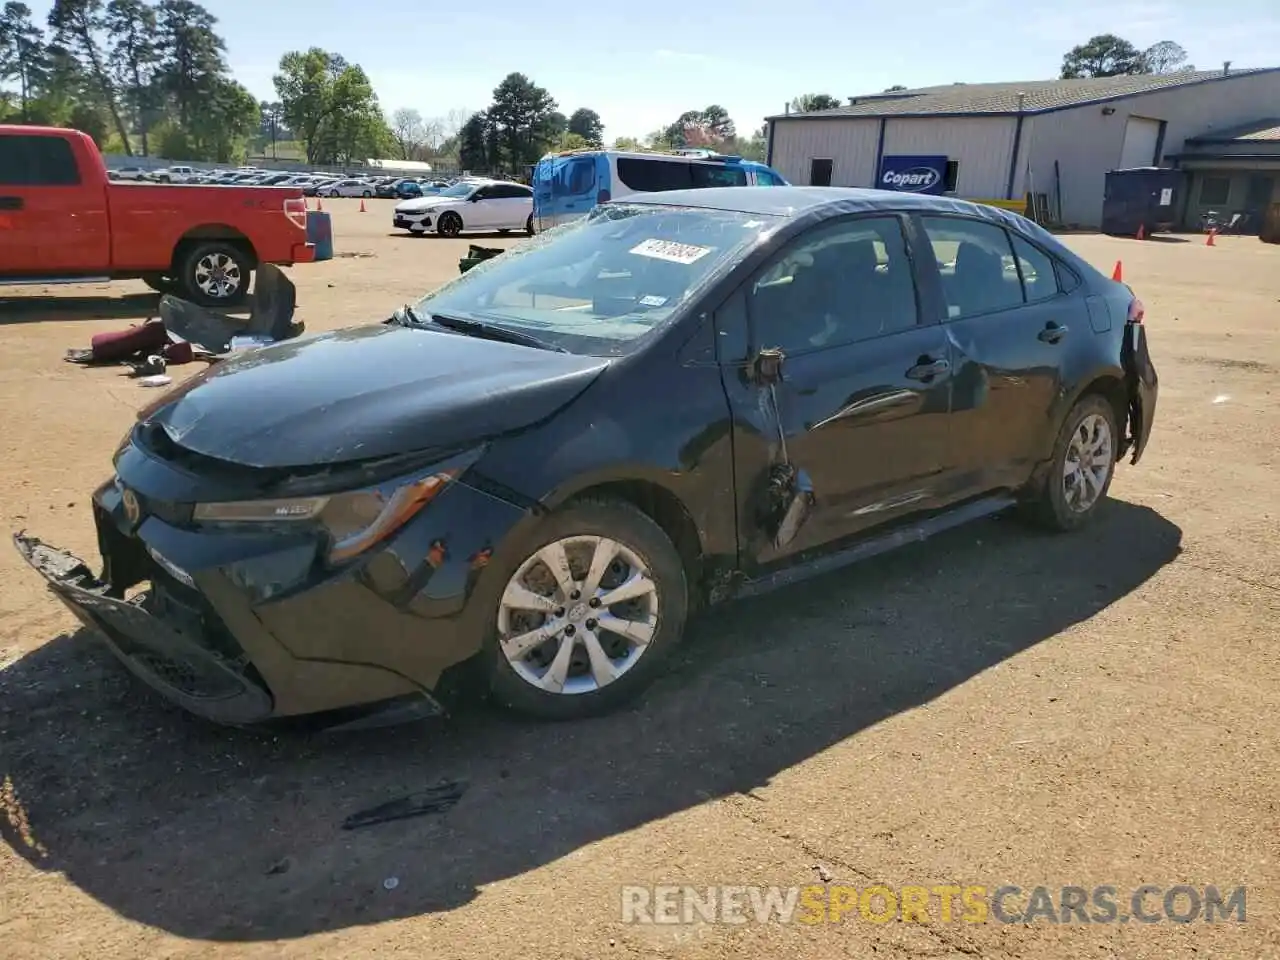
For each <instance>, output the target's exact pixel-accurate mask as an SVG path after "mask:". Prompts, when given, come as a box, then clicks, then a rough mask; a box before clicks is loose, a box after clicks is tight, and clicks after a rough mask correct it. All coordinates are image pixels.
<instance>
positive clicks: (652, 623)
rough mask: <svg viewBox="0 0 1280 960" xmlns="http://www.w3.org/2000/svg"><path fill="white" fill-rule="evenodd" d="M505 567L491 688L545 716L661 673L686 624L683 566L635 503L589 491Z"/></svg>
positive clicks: (590, 706) (591, 708) (588, 712)
mask: <svg viewBox="0 0 1280 960" xmlns="http://www.w3.org/2000/svg"><path fill="white" fill-rule="evenodd" d="M518 555H519V557H520V559H519V560H518V561H516V562H515V564H514V565H513V566H512V567H511V568H509V569H507V570H505V571H503V572H502V575H501V578H500V579H499V581H498V582H499V583H501V584H504V586H503V588H502V592H501V593H500V594H498V596H497V597H496V598H494V608H495V609H494V611H493V614H492V619H491V621H490V629H489V630H488V631H487V638H486V643H485V649H484V662H485V665H486V669H487V673H488V679H489V689H490V691H491V693H492V695H493V698H494V699H495V700H496V701H497V702H498V703H500V704H501V705H503V706H504V707H507V708H508V709H511V710H514V711H516V712H518V713H523V714H526V715H528V716H532V717H537V718H540V719H545V720H577V719H582V718H585V717H589V716H594V715H598V714H601V713H607V712H609V711H611V710H614V709H616V708H617V707H619V706H621V705H622V704H624V703H626V702H627V701H629V700H631V699H632V698H634V697H636V696H637V695H639V694H640V693H641V691H643V690H644V689H645V688H646V687H648V686H649V685H650V684H651V683H652V682H653V681H654V680H655V679H656V678H657V676H658V674H659V672H660V670H661V669H662V667H663V663H664V661H665V660H666V658H667V657H668V656H669V654H670V652H671V650H672V649H673V648H674V647H675V646H676V644H677V643H678V642H679V640H680V638H681V635H682V634H683V632H684V624H685V618H686V616H687V613H688V585H687V583H686V580H685V573H684V565H683V564H682V563H681V561H680V555H679V553H678V552H677V551H676V548H675V546H674V545H673V544H672V543H671V540H670V539H669V538H668V537H667V535H666V534H665V533H663V531H662V528H661V527H659V526H658V525H657V524H656V523H654V522H653V520H651V519H650V518H649V517H647V516H646V515H645V514H643V513H641V512H640V511H639V510H637V509H636V508H635V507H633V506H631V505H630V504H628V503H624V502H621V501H615V500H594V499H592V500H581V501H578V502H576V503H572V504H570V505H569V506H567V507H565V508H563V509H561V510H559V511H557V512H556V513H554V514H552V515H551V516H550V517H548V518H547V519H546V520H545V521H543V523H542V524H541V525H540V526H539V527H538V528H537V531H536V533H535V534H534V536H533V537H532V538H531V540H530V541H529V543H528V545H527V546H526V547H525V548H524V549H523V550H521V551H519V552H518Z"/></svg>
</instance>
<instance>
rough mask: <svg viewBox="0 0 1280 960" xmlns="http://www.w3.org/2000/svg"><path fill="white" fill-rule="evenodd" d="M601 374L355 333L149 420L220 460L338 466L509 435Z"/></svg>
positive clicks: (250, 368) (224, 382) (453, 339)
mask: <svg viewBox="0 0 1280 960" xmlns="http://www.w3.org/2000/svg"><path fill="white" fill-rule="evenodd" d="M609 362H610V361H609V360H607V359H605V358H602V357H583V356H577V355H575V354H568V353H556V352H553V351H550V350H539V349H535V348H532V347H525V346H519V345H514V344H508V343H498V342H495V341H492V340H481V339H479V338H476V337H468V336H463V335H460V334H454V333H447V332H439V331H436V330H430V329H411V328H408V327H403V326H399V325H393V324H380V325H376V326H368V327H353V328H351V329H348V330H338V331H334V332H333V333H326V334H321V335H319V336H315V337H306V338H303V339H299V340H290V341H287V342H285V343H280V344H275V345H273V346H270V347H264V348H262V349H259V350H254V351H251V352H249V353H246V354H245V355H244V356H241V357H235V358H232V359H229V360H225V361H223V362H221V363H218V364H216V365H214V366H211V367H210V368H209V369H208V370H207V371H205V372H204V373H201V374H199V375H197V376H195V377H193V378H192V379H191V380H189V381H187V382H186V383H184V384H182V385H181V386H180V387H178V388H177V389H176V390H174V391H173V392H172V393H170V394H169V395H168V396H167V397H165V398H163V400H162V401H161V402H160V405H159V406H158V409H155V410H154V411H153V412H151V413H150V416H149V417H148V418H147V419H149V421H150V422H152V423H157V424H160V425H162V426H163V427H164V429H165V432H166V433H168V434H169V436H170V437H171V438H172V439H173V440H174V442H176V443H178V444H179V445H181V446H183V447H185V448H187V449H188V450H193V451H195V452H196V453H199V454H203V455H205V456H208V457H215V458H217V459H219V460H227V461H231V462H233V463H239V464H244V465H246V466H252V467H267V468H274V467H301V466H309V465H313V464H315V465H318V464H331V463H341V462H344V461H352V460H364V459H373V458H378V457H384V456H391V455H394V454H400V453H411V452H414V451H417V450H429V449H433V448H437V447H440V448H448V447H456V446H461V445H465V444H468V443H472V442H479V441H481V440H484V439H487V438H489V437H493V436H496V435H498V434H501V433H506V432H509V431H512V430H518V429H520V428H521V427H525V426H528V425H529V424H532V423H536V422H538V421H539V420H542V419H544V418H546V417H548V416H550V415H551V414H553V413H555V412H556V411H557V410H559V409H560V408H561V407H563V406H564V405H566V404H567V403H569V401H571V400H573V399H574V398H575V397H576V396H578V394H580V393H581V392H582V391H583V390H585V389H586V388H587V386H589V385H590V384H591V382H592V381H593V380H594V379H595V378H596V377H597V376H598V375H599V374H600V373H601V371H603V370H604V369H605V368H606V367H607V366H609Z"/></svg>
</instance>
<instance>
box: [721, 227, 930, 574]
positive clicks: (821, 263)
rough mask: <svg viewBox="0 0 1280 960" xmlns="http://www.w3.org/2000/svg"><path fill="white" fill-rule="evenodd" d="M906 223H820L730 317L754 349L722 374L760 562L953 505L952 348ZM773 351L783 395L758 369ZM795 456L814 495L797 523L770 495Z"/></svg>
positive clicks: (755, 565) (745, 545)
mask: <svg viewBox="0 0 1280 960" xmlns="http://www.w3.org/2000/svg"><path fill="white" fill-rule="evenodd" d="M903 231H904V224H903V223H902V222H901V221H900V220H899V218H898V217H896V216H884V215H881V216H876V217H857V218H849V219H844V220H841V221H837V222H835V223H828V224H825V225H820V226H817V227H815V228H813V229H811V230H809V231H807V232H806V233H804V234H802V235H801V236H800V237H798V238H797V239H796V240H794V241H793V242H792V243H791V244H790V245H789V246H788V247H787V248H785V249H784V250H783V251H782V252H781V254H780V255H779V256H778V257H776V258H775V259H774V260H773V261H772V262H771V263H769V264H768V265H766V267H765V268H764V269H763V270H762V271H761V272H760V273H758V274H757V275H756V276H755V277H753V278H752V279H751V280H750V281H748V282H747V283H746V284H744V286H743V288H741V289H740V290H739V292H738V294H737V295H736V296H735V297H733V298H731V300H730V301H729V302H728V303H727V304H726V305H725V307H724V308H723V309H722V310H721V311H720V312H719V313H718V315H717V326H718V328H719V329H720V332H721V343H722V346H723V345H727V344H732V343H738V344H740V348H739V349H738V353H739V356H742V355H743V354H745V356H746V359H745V360H743V361H739V362H737V363H726V364H724V365H723V367H722V371H723V374H722V376H723V381H724V385H725V390H726V393H727V395H728V398H729V404H730V408H731V411H732V416H733V423H734V437H735V442H734V459H735V480H736V487H737V491H736V492H737V501H738V502H737V511H738V542H739V554H740V560H741V562H742V564H743V566H744V568H745V569H747V570H752V569H756V570H758V569H759V568H767V567H770V566H772V565H774V564H777V563H782V562H786V561H788V560H790V559H794V558H795V557H796V556H797V555H798V554H802V553H806V552H808V551H812V550H816V549H819V548H822V547H827V546H833V545H835V544H836V543H837V542H839V541H841V540H844V539H845V538H849V537H853V536H855V535H858V534H860V533H863V532H865V531H868V530H870V529H871V528H873V527H875V526H878V525H880V524H884V523H889V522H892V521H894V520H897V519H901V518H902V517H904V516H907V515H909V514H911V513H914V512H917V511H920V510H927V509H932V508H935V507H938V506H941V505H943V502H944V501H945V500H946V490H947V483H946V479H947V476H948V472H949V470H950V466H949V463H948V457H949V453H950V450H951V445H950V444H949V442H948V430H949V414H950V397H951V384H950V369H949V364H950V358H949V353H948V351H949V344H948V341H947V338H946V334H945V332H944V330H943V329H942V327H941V326H940V325H938V324H936V323H932V322H928V321H922V319H921V311H920V310H919V308H918V303H917V295H916V284H915V278H914V271H913V267H912V264H911V261H910V258H909V257H908V255H907V245H906V241H905V237H904V232H903ZM735 329H736V330H745V331H746V332H745V335H744V336H743V335H735ZM744 341H745V342H744ZM762 348H764V349H767V348H777V349H779V350H780V351H781V352H782V354H783V360H782V364H781V376H780V379H778V380H777V382H776V383H775V384H774V386H773V388H772V390H770V389H769V388H767V387H763V386H761V384H760V383H759V382H758V379H756V378H753V374H752V371H753V365H752V362H751V358H754V357H757V356H758V354H759V352H760V350H761V349H762ZM775 403H776V415H775ZM779 428H780V429H779ZM780 430H781V432H780ZM784 448H785V449H784ZM783 460H786V461H789V467H790V469H791V473H792V475H793V476H794V478H795V486H796V487H797V489H798V491H799V492H798V493H797V491H792V493H793V495H806V491H808V490H811V491H812V492H811V494H807V495H808V496H809V497H810V503H809V506H808V509H807V510H806V511H804V520H803V522H801V523H800V524H799V525H798V527H789V526H788V525H786V524H779V522H778V520H777V517H778V516H779V511H778V510H777V509H776V504H773V505H771V504H770V500H771V498H773V499H775V500H776V498H777V497H778V496H779V491H778V490H777V487H778V482H777V477H778V476H779V474H782V475H785V474H786V470H785V469H780V468H779V463H780V461H783ZM780 527H781V528H782V533H783V536H781V537H780V536H779V528H780Z"/></svg>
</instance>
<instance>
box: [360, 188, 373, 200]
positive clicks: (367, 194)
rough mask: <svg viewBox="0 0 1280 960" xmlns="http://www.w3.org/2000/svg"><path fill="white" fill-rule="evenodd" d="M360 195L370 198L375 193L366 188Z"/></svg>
mask: <svg viewBox="0 0 1280 960" xmlns="http://www.w3.org/2000/svg"><path fill="white" fill-rule="evenodd" d="M360 196H362V197H364V198H365V199H366V200H367V199H368V198H370V197H372V196H373V194H372V193H370V192H369V191H368V190H366V191H365V192H364V193H362V194H360Z"/></svg>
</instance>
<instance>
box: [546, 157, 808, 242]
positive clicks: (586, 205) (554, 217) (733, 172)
mask: <svg viewBox="0 0 1280 960" xmlns="http://www.w3.org/2000/svg"><path fill="white" fill-rule="evenodd" d="M785 186H789V184H788V183H787V181H786V180H785V179H783V177H782V175H781V174H779V173H778V172H777V171H776V170H773V169H771V168H769V167H767V166H766V165H765V164H763V163H757V162H756V161H754V160H744V159H742V158H741V157H727V156H722V155H720V154H716V153H712V152H710V151H706V150H687V151H683V152H674V153H626V152H620V151H616V150H571V151H567V152H565V153H557V154H549V155H547V156H545V157H543V158H542V159H541V160H540V161H538V163H537V165H535V166H534V168H533V219H534V222H535V223H536V225H537V228H538V229H539V230H548V229H550V228H551V227H555V226H558V225H560V224H562V223H567V222H568V221H570V220H575V219H577V218H578V217H581V216H585V215H586V214H587V213H589V212H590V211H591V208H592V207H594V206H595V205H596V204H597V203H604V202H605V201H608V200H620V199H622V198H623V197H626V196H629V195H630V194H633V193H655V192H660V191H663V190H688V189H690V188H694V187H785Z"/></svg>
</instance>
